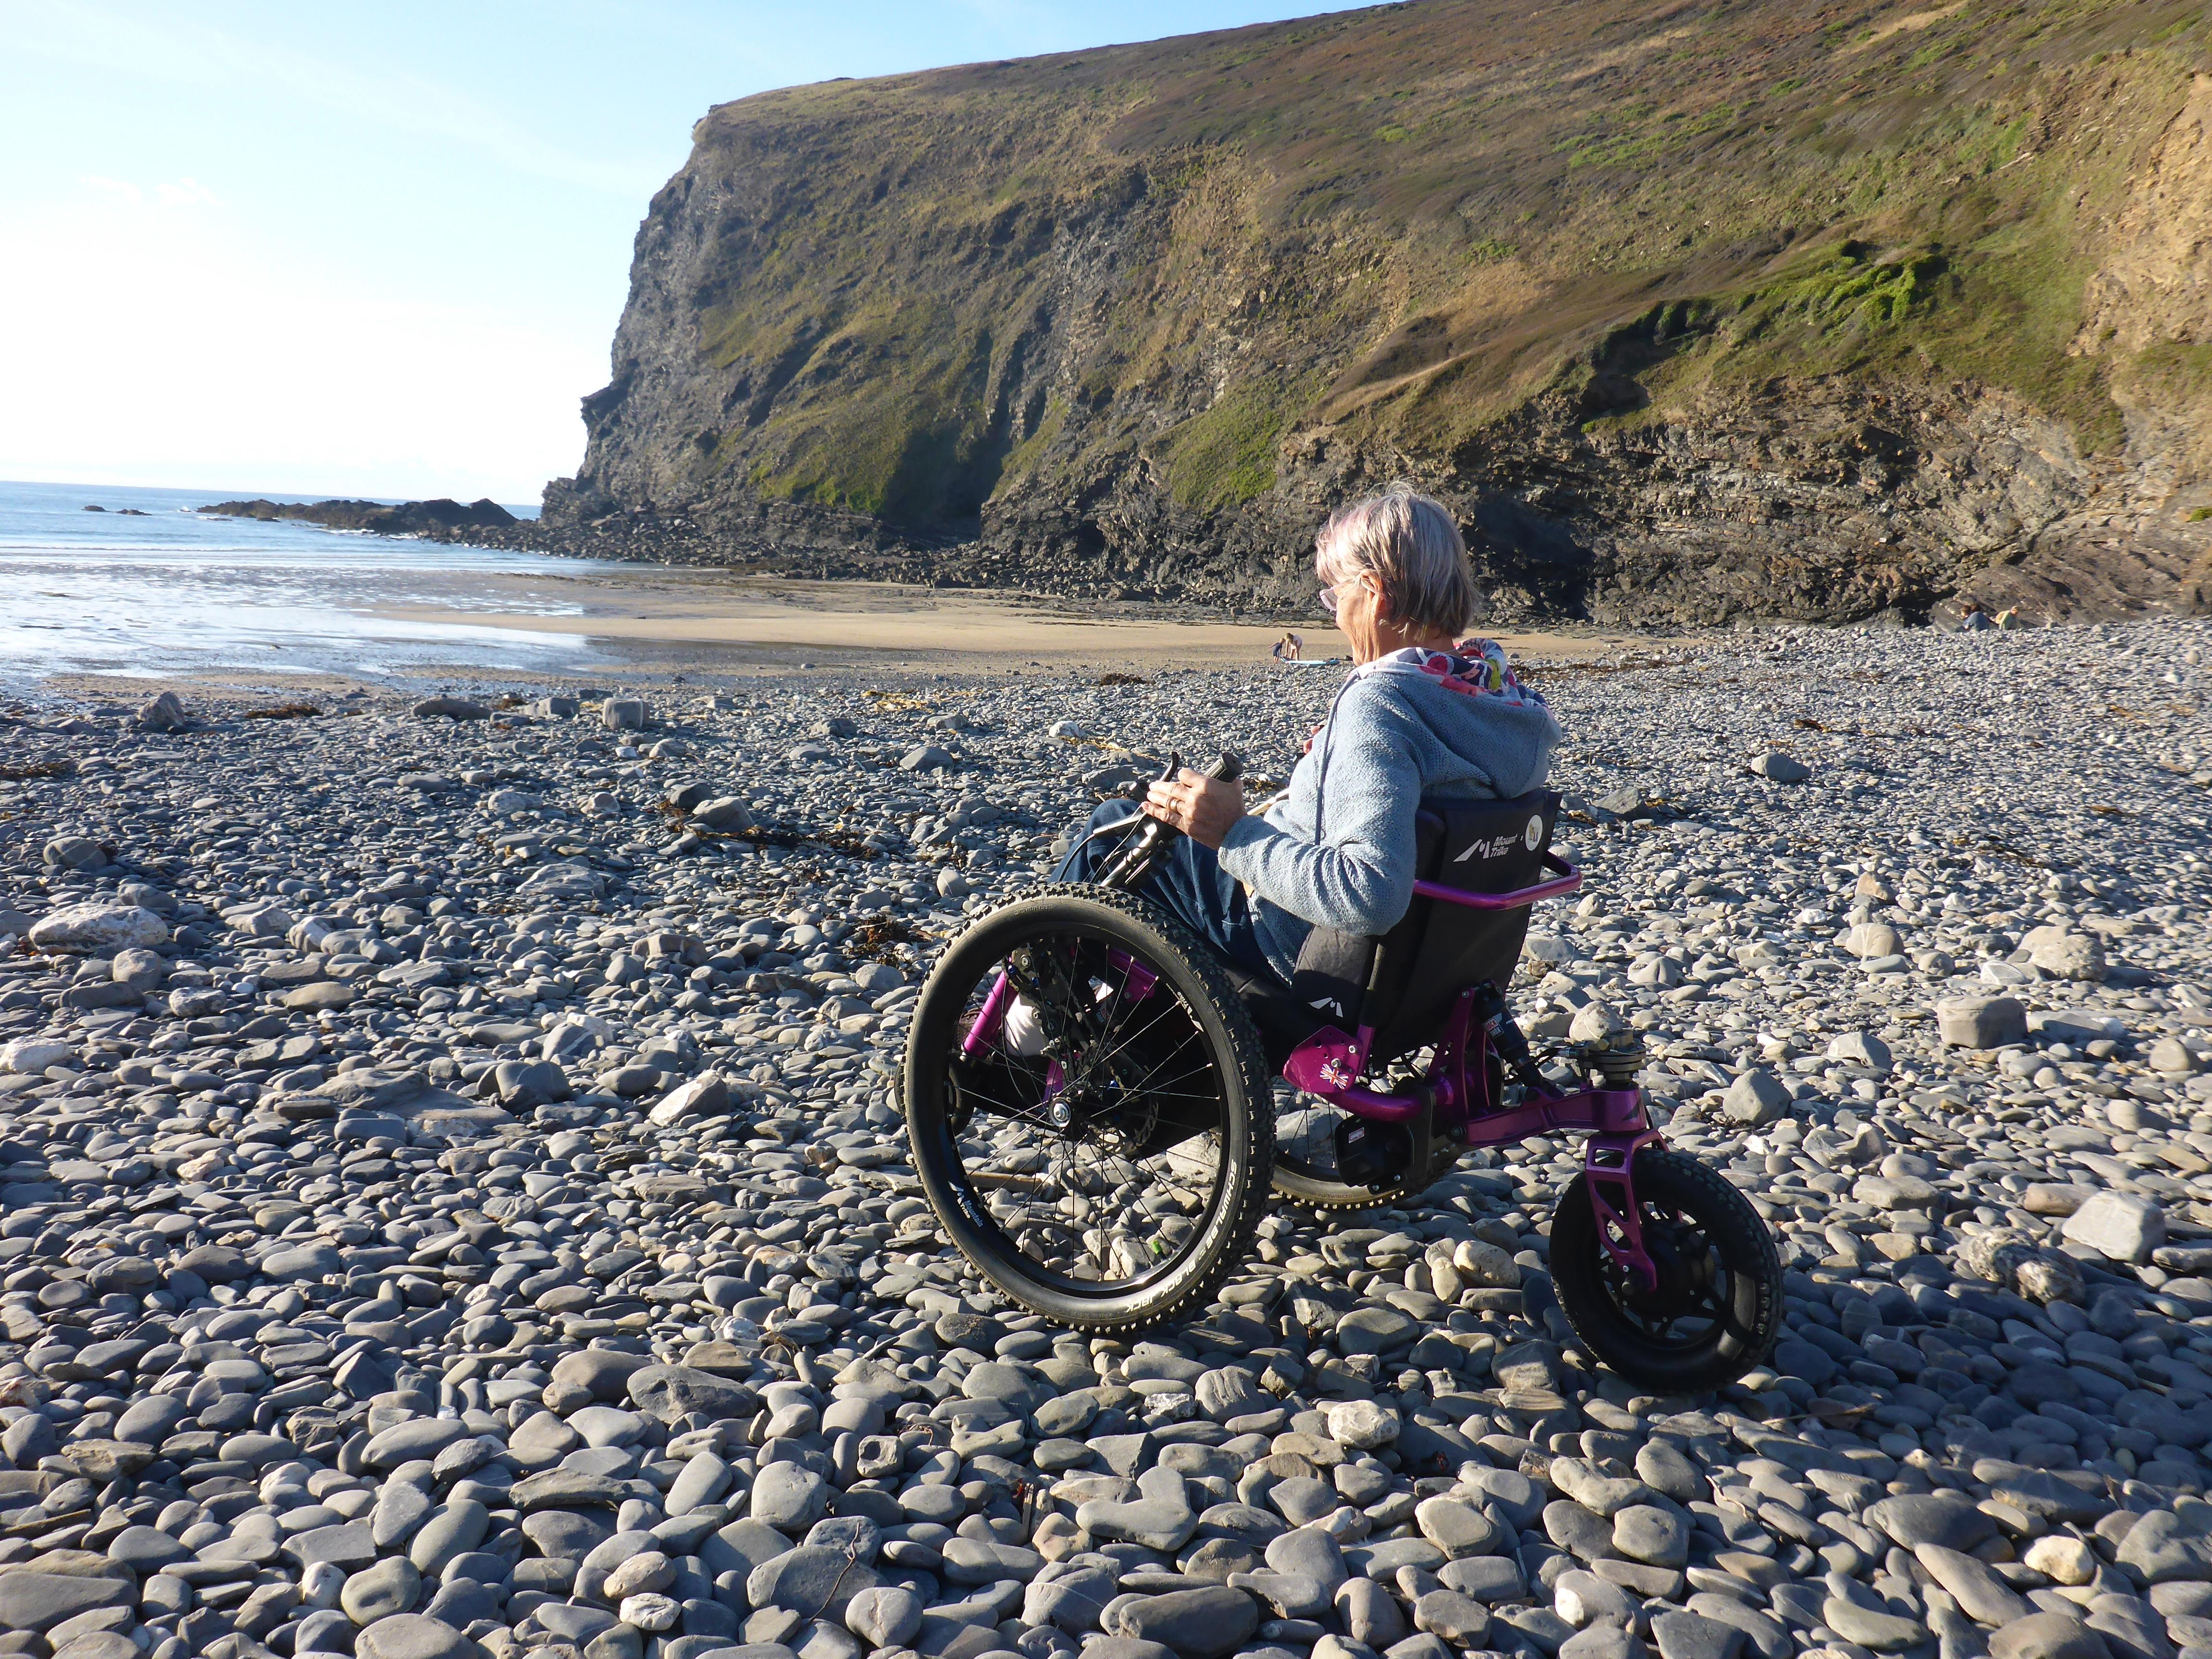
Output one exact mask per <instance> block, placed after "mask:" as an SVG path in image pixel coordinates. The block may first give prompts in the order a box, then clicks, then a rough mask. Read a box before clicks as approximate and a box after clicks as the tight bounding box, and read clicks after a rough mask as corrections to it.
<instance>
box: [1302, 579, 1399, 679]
mask: <svg viewBox="0 0 2212 1659" xmlns="http://www.w3.org/2000/svg"><path fill="white" fill-rule="evenodd" d="M1316 574H1319V575H1320V576H1321V578H1322V580H1323V582H1324V583H1327V584H1328V595H1329V599H1331V600H1333V601H1334V605H1335V617H1336V626H1337V631H1338V632H1340V634H1342V635H1344V637H1345V640H1346V642H1347V643H1349V644H1350V646H1351V647H1352V661H1353V662H1355V663H1363V662H1372V661H1374V660H1375V659H1376V658H1377V657H1379V656H1382V655H1383V654H1384V653H1385V652H1386V650H1388V649H1389V647H1387V646H1386V645H1385V644H1384V643H1383V635H1384V633H1385V631H1386V630H1387V629H1388V628H1389V623H1387V621H1386V620H1385V616H1384V606H1383V582H1382V579H1381V578H1380V577H1378V576H1376V574H1375V573H1374V572H1373V571H1371V570H1354V571H1352V572H1349V573H1348V574H1345V575H1342V576H1340V577H1338V578H1337V579H1336V580H1334V582H1330V581H1329V580H1328V570H1327V568H1322V569H1321V570H1320V571H1319V572H1317V573H1316Z"/></svg>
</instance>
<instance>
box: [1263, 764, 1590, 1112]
mask: <svg viewBox="0 0 2212 1659" xmlns="http://www.w3.org/2000/svg"><path fill="white" fill-rule="evenodd" d="M1558 821H1559V796H1557V795H1555V794H1553V793H1551V791H1549V790H1547V789H1539V790H1534V791H1532V792H1530V793H1528V794H1525V795H1521V796H1517V797H1516V798H1515V799H1511V800H1443V799H1430V800H1424V801H1423V802H1422V803H1421V811H1420V813H1419V817H1418V818H1417V819H1416V820H1415V829H1414V837H1415V839H1414V864H1413V868H1414V872H1415V874H1416V875H1417V877H1418V878H1419V879H1421V880H1423V881H1432V882H1436V883H1438V884H1441V885H1443V886H1447V887H1456V888H1459V889H1460V890H1462V891H1465V892H1471V893H1510V892H1512V891H1515V890H1516V889H1519V888H1522V887H1533V886H1534V885H1535V884H1537V883H1538V882H1539V881H1541V880H1542V879H1544V878H1545V875H1546V873H1547V872H1546V871H1545V868H1544V854H1545V853H1546V851H1547V849H1548V848H1550V846H1551V844H1552V830H1553V826H1554V825H1555V824H1556V823H1558ZM1527 935H1528V906H1526V905H1522V907H1521V908H1518V909H1513V910H1473V909H1469V908H1467V907H1466V906H1464V905H1457V904H1450V903H1447V902H1442V901H1439V900H1436V899H1429V898H1424V897H1422V896H1420V895H1419V894H1418V893H1416V894H1415V895H1414V896H1413V902H1412V903H1411V904H1410V905H1408V906H1407V909H1406V914H1405V915H1404V917H1403V918H1402V919H1401V921H1399V923H1398V925H1397V926H1396V927H1393V928H1392V929H1391V930H1390V931H1389V933H1386V934H1384V935H1383V937H1382V938H1381V939H1375V938H1372V937H1370V936H1369V935H1366V934H1355V933H1338V932H1336V931H1335V930H1334V928H1328V927H1316V928H1315V929H1314V930H1313V931H1312V932H1311V933H1308V934H1307V935H1306V942H1305V945H1304V948H1303V949H1302V950H1300V951H1299V952H1298V962H1297V972H1296V973H1295V974H1294V975H1292V976H1291V985H1290V988H1289V990H1288V991H1287V992H1285V990H1284V989H1283V988H1282V987H1281V985H1280V983H1279V982H1276V983H1273V984H1262V983H1261V982H1260V981H1259V980H1258V978H1257V977H1256V976H1249V975H1238V978H1239V988H1240V990H1241V991H1242V993H1243V1000H1244V1002H1245V1004H1246V1006H1248V1007H1249V1008H1250V1009H1251V1010H1252V1012H1253V1015H1254V1017H1255V1019H1257V1021H1258V1022H1259V1024H1260V1029H1261V1036H1263V1037H1264V1038H1265V1039H1266V1042H1267V1050H1268V1059H1269V1063H1270V1066H1271V1069H1277V1070H1279V1069H1280V1067H1281V1066H1282V1063H1283V1060H1285V1057H1287V1056H1288V1054H1290V1051H1291V1049H1292V1048H1295V1047H1296V1046H1297V1044H1298V1043H1299V1042H1304V1040H1305V1038H1307V1037H1308V1036H1311V1035H1312V1034H1313V1033H1314V1032H1315V1031H1316V1030H1319V1029H1321V1028H1322V1026H1325V1025H1333V1026H1334V1027H1336V1028H1337V1029H1338V1030H1341V1031H1346V1032H1351V1031H1353V1030H1358V1027H1359V1026H1360V1025H1362V1024H1374V1025H1375V1026H1376V1028H1377V1029H1376V1035H1375V1046H1374V1048H1373V1049H1372V1051H1371V1052H1370V1063H1381V1062H1383V1061H1387V1060H1393V1059H1395V1058H1396V1057H1397V1056H1398V1055H1400V1054H1404V1053H1406V1052H1407V1051H1408V1050H1409V1049H1413V1048H1420V1047H1422V1046H1423V1045H1424V1044H1425V1043H1428V1042H1433V1041H1434V1040H1435V1039H1436V1037H1437V1036H1438V1035H1439V1034H1440V1033H1441V1032H1442V1030H1443V1023H1444V1019H1445V1017H1446V1016H1447V1015H1448V1014H1449V1012H1451V1006H1452V1004H1453V1003H1454V1002H1455V1001H1456V1000H1458V998H1459V995H1460V993H1461V992H1462V991H1464V990H1466V989H1467V988H1468V987H1469V986H1471V985H1474V984H1477V983H1479V982H1480V981H1483V980H1489V981H1492V983H1493V984H1495V985H1496V986H1497V987H1498V988H1499V989H1500V990H1501V991H1502V990H1504V988H1505V987H1506V985H1507V983H1508V982H1509V981H1510V980H1511V978H1512V976H1513V969H1514V965H1515V964H1516V963H1518V962H1519V961H1520V959H1521V943H1522V939H1524V938H1526V937H1527Z"/></svg>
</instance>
